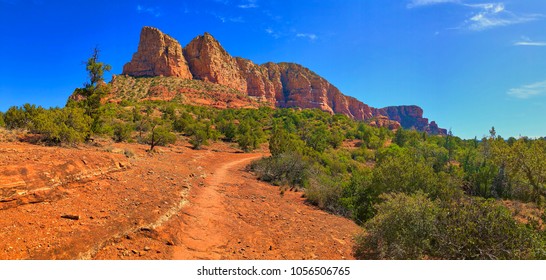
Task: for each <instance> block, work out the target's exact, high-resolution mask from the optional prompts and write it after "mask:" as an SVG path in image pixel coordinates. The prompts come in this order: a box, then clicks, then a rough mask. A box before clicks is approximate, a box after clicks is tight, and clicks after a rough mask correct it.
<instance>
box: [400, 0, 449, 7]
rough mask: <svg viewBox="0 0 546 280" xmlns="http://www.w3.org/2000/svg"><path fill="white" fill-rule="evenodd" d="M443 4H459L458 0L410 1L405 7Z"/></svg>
mask: <svg viewBox="0 0 546 280" xmlns="http://www.w3.org/2000/svg"><path fill="white" fill-rule="evenodd" d="M444 3H460V0H411V1H410V3H409V4H408V6H407V7H408V8H415V7H420V6H429V5H436V4H444Z"/></svg>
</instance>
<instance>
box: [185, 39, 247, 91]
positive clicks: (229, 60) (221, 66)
mask: <svg viewBox="0 0 546 280" xmlns="http://www.w3.org/2000/svg"><path fill="white" fill-rule="evenodd" d="M184 56H185V57H186V60H187V61H188V64H189V66H190V71H191V73H192V74H193V76H194V78H195V79H199V80H204V81H207V82H212V83H217V84H221V85H224V86H228V87H230V88H233V89H236V90H238V91H241V92H246V91H247V83H246V79H245V78H244V77H243V76H242V75H241V70H240V69H239V64H237V61H236V60H235V58H233V57H232V56H231V55H229V54H228V53H227V52H226V50H224V48H223V47H222V46H221V45H220V43H219V42H218V41H216V39H214V37H212V36H211V35H210V34H209V33H205V34H204V35H203V36H197V38H195V39H193V40H192V41H191V42H190V43H189V44H188V45H187V46H186V48H185V49H184Z"/></svg>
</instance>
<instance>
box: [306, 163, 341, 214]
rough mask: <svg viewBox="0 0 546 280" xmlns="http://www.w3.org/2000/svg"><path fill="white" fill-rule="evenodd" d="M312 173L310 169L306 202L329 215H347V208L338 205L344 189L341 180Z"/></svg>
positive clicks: (319, 173) (323, 174)
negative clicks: (329, 213) (327, 212)
mask: <svg viewBox="0 0 546 280" xmlns="http://www.w3.org/2000/svg"><path fill="white" fill-rule="evenodd" d="M314 171H315V170H312V169H311V174H310V176H309V184H308V186H307V187H306V188H305V195H306V197H307V200H308V201H309V202H311V203H312V204H314V205H317V206H318V207H320V208H321V209H324V210H326V211H329V212H331V213H336V214H341V215H347V213H348V210H347V208H346V207H345V206H344V205H343V204H342V203H340V200H341V199H342V196H343V192H344V188H345V187H344V186H343V184H342V182H343V180H340V178H338V177H332V176H327V175H326V174H325V173H321V172H316V171H315V172H314Z"/></svg>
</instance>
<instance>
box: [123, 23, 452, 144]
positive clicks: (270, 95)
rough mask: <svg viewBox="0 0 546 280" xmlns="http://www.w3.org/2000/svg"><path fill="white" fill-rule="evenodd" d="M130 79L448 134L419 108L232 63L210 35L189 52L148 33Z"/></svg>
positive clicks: (283, 66)
mask: <svg viewBox="0 0 546 280" xmlns="http://www.w3.org/2000/svg"><path fill="white" fill-rule="evenodd" d="M122 74H123V75H128V76H132V77H155V76H165V77H178V78H183V79H195V80H202V81H206V82H210V83H215V84H219V85H223V86H226V87H229V88H231V89H234V90H236V91H239V92H241V93H244V94H246V95H248V96H250V97H252V98H255V99H257V100H260V101H262V102H265V103H267V104H269V105H271V106H275V107H279V108H317V109H320V110H322V111H326V112H329V113H331V114H344V115H347V116H349V117H350V118H353V119H355V120H362V121H368V122H369V123H370V124H372V125H375V126H381V127H388V128H389V129H396V128H399V127H400V126H402V127H404V128H407V129H416V130H419V131H426V132H429V133H432V134H444V135H445V134H446V133H447V131H446V130H445V129H442V128H439V127H438V125H437V124H436V123H435V122H434V121H433V122H429V121H428V119H427V118H423V110H422V109H421V108H420V107H418V106H415V105H412V106H392V107H386V108H381V109H378V108H373V107H371V106H368V105H366V104H365V103H363V102H361V101H359V100H357V99H356V98H353V97H350V96H346V95H344V94H343V93H341V92H340V91H339V90H338V89H337V88H336V87H335V86H334V85H332V84H330V83H329V82H328V81H327V80H326V79H324V78H322V77H321V76H319V75H317V74H316V73H314V72H313V71H311V70H309V69H307V68H305V67H303V66H301V65H298V64H295V63H284V62H283V63H272V62H268V63H265V64H262V65H257V64H255V63H253V62H252V61H250V60H248V59H244V58H240V57H232V56H231V55H230V54H229V53H228V52H227V51H226V50H225V49H224V48H223V47H222V45H221V44H220V43H219V42H218V41H217V40H216V39H215V38H214V37H213V36H212V35H210V34H209V33H205V34H204V35H201V36H197V37H196V38H194V39H193V40H192V41H191V42H190V43H189V44H188V45H187V46H186V47H185V48H182V46H181V45H180V43H179V42H178V41H176V40H175V39H174V38H172V37H170V36H169V35H166V34H164V33H163V32H161V31H160V30H159V29H157V28H153V27H147V26H146V27H144V28H142V31H141V34H140V43H139V46H138V50H137V52H136V53H135V54H134V55H133V58H132V60H131V61H130V62H129V63H127V64H125V66H124V67H123V73H122Z"/></svg>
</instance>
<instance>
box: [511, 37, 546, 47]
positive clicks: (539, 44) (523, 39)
mask: <svg viewBox="0 0 546 280" xmlns="http://www.w3.org/2000/svg"><path fill="white" fill-rule="evenodd" d="M514 46H531V47H546V42H535V41H533V40H531V39H530V38H529V37H526V36H521V40H520V41H517V42H515V43H514Z"/></svg>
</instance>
